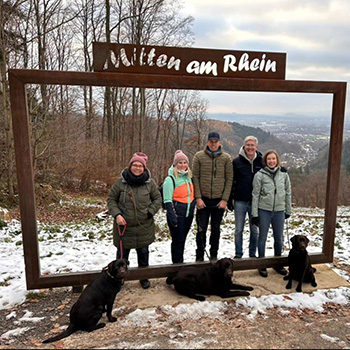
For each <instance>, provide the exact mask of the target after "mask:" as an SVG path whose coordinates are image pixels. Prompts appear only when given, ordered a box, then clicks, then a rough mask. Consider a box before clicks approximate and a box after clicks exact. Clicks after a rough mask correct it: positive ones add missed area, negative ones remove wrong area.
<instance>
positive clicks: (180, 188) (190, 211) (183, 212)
mask: <svg viewBox="0 0 350 350" xmlns="http://www.w3.org/2000/svg"><path fill="white" fill-rule="evenodd" d="M163 195H164V204H165V209H166V212H167V222H168V226H169V230H170V235H171V239H172V242H171V259H172V262H173V263H183V261H184V250H185V241H186V238H187V234H188V232H189V230H190V228H191V225H192V221H193V217H194V208H195V200H194V187H193V183H192V172H191V169H190V167H189V161H188V157H187V156H186V155H185V154H184V153H183V152H182V151H181V150H177V151H176V152H175V155H174V160H173V164H172V165H171V167H170V168H169V171H168V176H167V177H166V179H165V180H164V184H163Z"/></svg>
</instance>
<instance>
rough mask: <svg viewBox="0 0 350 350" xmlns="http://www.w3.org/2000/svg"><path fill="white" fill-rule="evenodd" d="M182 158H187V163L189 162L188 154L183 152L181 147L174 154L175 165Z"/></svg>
mask: <svg viewBox="0 0 350 350" xmlns="http://www.w3.org/2000/svg"><path fill="white" fill-rule="evenodd" d="M180 160H185V161H186V162H187V163H189V161H188V157H187V156H186V154H185V153H183V152H182V151H181V150H180V149H178V150H177V151H176V152H175V155H174V161H173V165H176V164H177V163H178V162H179V161H180Z"/></svg>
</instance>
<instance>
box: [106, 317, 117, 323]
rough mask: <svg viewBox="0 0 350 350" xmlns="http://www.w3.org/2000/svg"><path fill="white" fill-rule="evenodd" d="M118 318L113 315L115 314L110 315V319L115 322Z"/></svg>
mask: <svg viewBox="0 0 350 350" xmlns="http://www.w3.org/2000/svg"><path fill="white" fill-rule="evenodd" d="M116 320H117V318H116V317H113V316H109V317H108V321H109V322H115V321H116Z"/></svg>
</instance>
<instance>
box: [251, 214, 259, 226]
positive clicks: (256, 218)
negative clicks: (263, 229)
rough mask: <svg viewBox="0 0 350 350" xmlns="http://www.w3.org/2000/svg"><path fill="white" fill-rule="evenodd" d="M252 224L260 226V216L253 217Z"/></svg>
mask: <svg viewBox="0 0 350 350" xmlns="http://www.w3.org/2000/svg"><path fill="white" fill-rule="evenodd" d="M252 224H253V225H255V226H259V217H258V216H253V217H252Z"/></svg>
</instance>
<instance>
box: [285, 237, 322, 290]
mask: <svg viewBox="0 0 350 350" xmlns="http://www.w3.org/2000/svg"><path fill="white" fill-rule="evenodd" d="M290 241H291V242H292V249H291V250H290V251H289V255H288V265H289V275H288V276H285V277H283V279H284V280H285V281H287V280H288V284H287V285H286V288H287V289H291V288H292V280H296V281H298V285H297V288H296V291H297V292H301V285H302V284H303V282H306V283H311V285H312V286H313V287H317V283H316V279H315V275H314V272H316V269H315V268H313V267H312V266H311V262H310V257H309V254H308V252H307V250H306V248H307V246H308V244H309V239H308V238H307V237H306V236H304V235H296V236H293V237H292V238H291V239H290Z"/></svg>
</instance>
